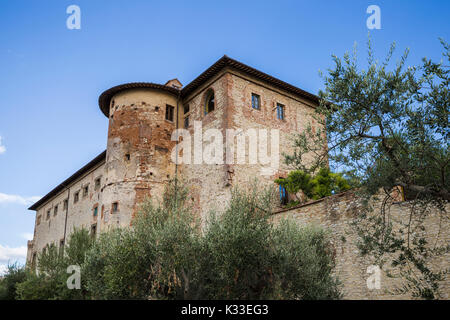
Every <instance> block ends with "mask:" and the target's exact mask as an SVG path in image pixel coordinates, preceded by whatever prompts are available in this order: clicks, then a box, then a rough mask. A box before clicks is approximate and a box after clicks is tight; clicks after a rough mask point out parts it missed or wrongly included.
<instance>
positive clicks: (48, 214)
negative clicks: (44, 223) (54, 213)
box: [47, 210, 50, 220]
mask: <svg viewBox="0 0 450 320" xmlns="http://www.w3.org/2000/svg"><path fill="white" fill-rule="evenodd" d="M48 219H50V210H48V211H47V220H48Z"/></svg>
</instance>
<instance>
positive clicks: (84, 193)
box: [83, 186, 89, 197]
mask: <svg viewBox="0 0 450 320" xmlns="http://www.w3.org/2000/svg"><path fill="white" fill-rule="evenodd" d="M88 193H89V186H85V187H84V188H83V197H86V196H87V195H88Z"/></svg>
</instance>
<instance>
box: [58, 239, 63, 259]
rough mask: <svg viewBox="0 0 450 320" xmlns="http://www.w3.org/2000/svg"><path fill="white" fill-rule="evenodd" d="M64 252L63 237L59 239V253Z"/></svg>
mask: <svg viewBox="0 0 450 320" xmlns="http://www.w3.org/2000/svg"><path fill="white" fill-rule="evenodd" d="M63 254H64V239H62V240H59V255H61V256H62V255H63Z"/></svg>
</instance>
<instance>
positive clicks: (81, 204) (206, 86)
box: [27, 56, 318, 262]
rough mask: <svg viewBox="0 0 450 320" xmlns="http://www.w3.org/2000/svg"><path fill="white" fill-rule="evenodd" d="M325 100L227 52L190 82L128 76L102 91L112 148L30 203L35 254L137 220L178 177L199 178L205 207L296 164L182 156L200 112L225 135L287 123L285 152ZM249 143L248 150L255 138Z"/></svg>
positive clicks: (197, 199) (197, 197)
mask: <svg viewBox="0 0 450 320" xmlns="http://www.w3.org/2000/svg"><path fill="white" fill-rule="evenodd" d="M317 105H318V98H317V97H316V96H315V95H313V94H311V93H308V92H306V91H304V90H301V89H299V88H297V87H294V86H292V85H290V84H288V83H285V82H283V81H281V80H278V79H276V78H274V77H272V76H270V75H268V74H265V73H263V72H261V71H258V70H256V69H254V68H252V67H249V66H247V65H245V64H243V63H241V62H238V61H236V60H233V59H231V58H229V57H227V56H224V57H222V58H221V59H219V60H218V61H217V62H216V63H214V64H213V65H212V66H211V67H209V68H208V69H207V70H206V71H204V72H203V73H202V74H200V75H199V76H198V77H197V78H196V79H194V80H193V81H192V82H191V83H189V84H188V85H186V86H185V87H182V84H181V83H180V82H179V81H178V80H177V79H173V80H170V81H168V82H167V83H166V84H165V85H161V84H155V83H127V84H122V85H119V86H116V87H113V88H111V89H109V90H106V91H105V92H103V93H102V94H101V95H100V97H99V106H100V110H101V111H102V112H103V114H104V115H105V116H106V117H107V118H108V119H109V129H108V139H107V148H106V151H104V152H102V153H101V154H100V155H98V156H97V157H96V158H95V159H93V160H92V161H91V162H89V163H88V164H87V165H85V166H84V167H83V168H81V169H80V170H78V171H77V172H75V173H74V174H73V175H72V176H71V177H69V178H68V179H67V180H65V181H64V182H62V183H61V184H60V185H58V186H57V187H55V188H54V189H53V190H52V191H50V192H49V193H48V194H47V195H45V196H44V197H43V198H42V199H40V200H39V201H38V202H36V203H35V204H33V205H32V206H31V207H30V210H35V211H36V223H35V230H34V238H33V240H32V241H30V242H29V244H28V255H27V261H28V262H33V261H34V260H35V259H36V254H37V253H38V252H40V251H41V250H42V249H43V248H44V247H45V246H46V245H48V244H49V243H55V244H57V245H59V246H63V245H64V243H65V242H66V240H67V236H68V235H69V234H70V233H71V231H72V230H73V229H74V228H80V227H85V228H87V229H89V230H91V232H92V234H98V233H100V232H102V231H104V230H107V229H108V228H109V227H111V226H128V225H129V224H130V222H131V220H132V217H133V215H134V214H135V213H136V210H138V207H139V204H140V203H141V202H142V201H143V200H144V199H145V198H146V197H151V198H158V197H160V196H161V195H162V192H163V190H164V186H165V184H166V183H167V182H168V181H169V180H170V179H173V178H175V177H177V178H179V179H182V180H183V181H184V182H185V183H186V184H187V185H188V186H189V188H190V192H191V200H192V204H193V206H194V208H195V210H196V212H199V213H200V214H201V216H202V217H204V215H205V213H206V212H208V211H209V210H210V209H211V208H212V206H216V207H218V208H221V207H223V205H224V204H225V203H226V201H227V200H228V199H229V198H230V195H231V192H230V191H231V187H232V186H233V185H241V186H242V185H245V184H246V183H248V182H249V181H250V180H253V179H254V178H255V177H258V178H259V179H260V181H262V182H264V183H268V184H272V185H275V184H274V180H275V179H276V178H278V177H281V176H285V174H286V173H287V172H288V171H287V168H284V167H283V164H282V163H281V162H283V161H280V163H281V164H280V166H277V167H276V168H275V169H274V168H269V169H271V170H269V172H268V173H265V174H264V175H262V174H261V172H262V171H263V170H264V169H265V166H264V165H261V164H258V163H256V164H255V163H249V161H241V162H238V164H234V163H231V164H230V163H229V162H227V161H222V163H220V162H219V163H213V164H208V163H204V162H203V163H196V162H195V161H194V163H192V164H179V165H178V164H176V162H174V161H172V158H171V154H172V150H173V149H174V147H175V146H176V143H177V142H176V141H172V139H171V137H172V133H173V132H174V131H175V130H176V129H180V128H184V129H186V130H188V131H190V132H192V131H193V130H194V127H195V123H196V122H197V123H199V122H200V123H201V130H202V131H203V132H207V130H208V129H214V130H216V131H217V130H218V131H219V132H223V135H224V136H226V130H228V129H236V130H247V129H255V130H259V129H269V130H270V129H277V131H278V132H279V134H278V135H279V143H278V145H279V146H277V147H278V148H279V154H282V153H283V152H285V153H291V152H290V151H291V141H290V138H291V136H292V134H294V133H295V132H298V131H300V130H304V129H305V128H306V126H307V124H308V123H309V122H311V121H313V119H312V116H311V114H312V112H313V111H314V108H315V107H316V106H317ZM244 139H245V137H244ZM194 140H195V137H194ZM247 140H248V141H247V142H246V146H247V147H251V145H254V143H253V142H252V140H251V137H248V139H247ZM245 141H246V140H244V143H245ZM180 151H183V150H180ZM245 152H246V156H247V158H248V157H249V152H248V148H246V149H245ZM180 156H182V154H180Z"/></svg>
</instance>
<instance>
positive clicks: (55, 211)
mask: <svg viewBox="0 0 450 320" xmlns="http://www.w3.org/2000/svg"><path fill="white" fill-rule="evenodd" d="M57 214H58V206H55V209H53V215H54V216H56V215H57Z"/></svg>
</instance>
